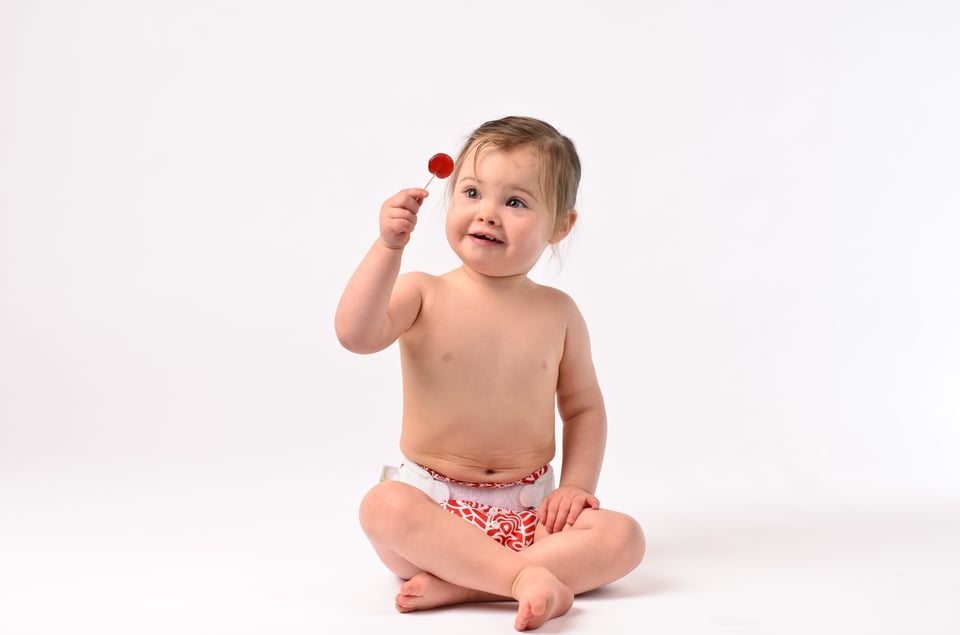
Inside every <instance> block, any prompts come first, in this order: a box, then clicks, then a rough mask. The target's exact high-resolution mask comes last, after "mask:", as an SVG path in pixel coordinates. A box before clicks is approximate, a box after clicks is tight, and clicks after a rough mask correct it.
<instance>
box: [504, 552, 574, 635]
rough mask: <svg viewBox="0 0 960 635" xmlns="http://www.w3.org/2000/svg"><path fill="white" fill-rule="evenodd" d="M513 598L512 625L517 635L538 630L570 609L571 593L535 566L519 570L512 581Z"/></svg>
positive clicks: (553, 576)
mask: <svg viewBox="0 0 960 635" xmlns="http://www.w3.org/2000/svg"><path fill="white" fill-rule="evenodd" d="M513 596H514V597H515V598H517V601H518V602H519V603H520V608H519V609H518V610H517V619H516V621H515V622H514V623H513V626H514V628H516V629H517V630H518V631H525V630H529V629H534V628H539V627H540V626H542V625H543V623H544V622H546V621H547V620H549V619H552V618H554V617H559V616H561V615H563V614H564V613H566V612H567V611H569V610H570V607H571V606H573V591H571V590H570V589H569V588H567V586H566V585H565V584H564V583H563V582H561V581H560V580H558V579H557V577H556V576H555V575H553V574H552V573H550V571H549V570H547V569H545V568H544V567H540V566H537V565H530V566H528V567H525V568H523V569H522V570H521V571H520V574H519V575H517V579H516V580H514V581H513Z"/></svg>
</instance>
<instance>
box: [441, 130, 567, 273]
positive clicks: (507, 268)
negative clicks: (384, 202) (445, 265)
mask: <svg viewBox="0 0 960 635" xmlns="http://www.w3.org/2000/svg"><path fill="white" fill-rule="evenodd" d="M540 170H541V162H540V157H539V156H538V155H537V153H536V152H535V151H534V150H533V149H532V148H530V147H520V148H516V149H513V150H510V151H503V150H501V149H499V148H497V147H494V146H486V147H484V148H483V149H482V150H480V152H479V154H476V153H475V152H474V151H472V150H471V151H470V152H468V153H467V155H466V156H465V157H464V161H463V165H462V167H461V169H460V173H459V175H458V177H457V182H456V183H455V184H454V186H453V195H452V196H451V199H450V207H449V210H448V212H447V221H446V232H447V241H448V242H449V243H450V246H451V247H452V248H453V250H454V252H456V254H457V255H458V256H459V257H460V259H461V260H462V261H463V263H464V264H465V265H466V266H468V267H470V268H471V269H474V270H475V271H477V272H479V273H482V274H484V275H489V276H496V277H505V276H513V275H518V274H526V273H527V272H529V271H530V269H532V268H533V266H534V265H535V264H536V263H537V260H539V258H540V255H541V254H542V253H543V250H544V248H545V247H546V246H547V244H548V243H549V241H550V238H551V235H552V234H553V226H554V222H553V214H552V212H551V210H550V209H549V208H548V206H547V203H546V200H545V198H544V196H543V192H542V191H541V187H540Z"/></svg>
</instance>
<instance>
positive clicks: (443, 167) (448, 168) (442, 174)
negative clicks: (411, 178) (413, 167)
mask: <svg viewBox="0 0 960 635" xmlns="http://www.w3.org/2000/svg"><path fill="white" fill-rule="evenodd" d="M427 169H428V170H430V174H432V175H433V176H431V177H430V180H429V181H427V185H430V184H431V183H433V178H434V177H439V178H441V179H445V178H447V177H448V176H450V175H451V174H453V159H452V158H450V155H449V154H444V153H443V152H438V153H437V154H435V155H433V156H432V157H430V160H429V161H428V162H427ZM427 185H424V186H423V189H427Z"/></svg>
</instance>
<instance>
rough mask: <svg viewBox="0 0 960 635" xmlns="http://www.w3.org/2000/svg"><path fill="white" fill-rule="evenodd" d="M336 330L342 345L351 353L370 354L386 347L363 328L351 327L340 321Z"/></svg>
mask: <svg viewBox="0 0 960 635" xmlns="http://www.w3.org/2000/svg"><path fill="white" fill-rule="evenodd" d="M336 331H337V340H338V341H339V342H340V346H342V347H344V348H345V349H347V350H348V351H350V352H351V353H357V354H359V355H368V354H370V353H376V352H378V351H381V350H383V348H384V347H383V346H381V345H380V344H379V343H378V342H375V341H373V340H372V339H371V338H370V335H369V334H368V333H365V332H364V331H363V330H362V329H357V328H351V327H350V326H349V325H344V324H341V323H340V322H337V325H336Z"/></svg>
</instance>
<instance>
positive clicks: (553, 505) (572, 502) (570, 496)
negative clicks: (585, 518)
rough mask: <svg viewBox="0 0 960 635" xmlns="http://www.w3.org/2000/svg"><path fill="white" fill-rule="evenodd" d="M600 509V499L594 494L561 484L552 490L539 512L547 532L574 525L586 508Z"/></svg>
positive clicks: (554, 531)
mask: <svg viewBox="0 0 960 635" xmlns="http://www.w3.org/2000/svg"><path fill="white" fill-rule="evenodd" d="M588 507H589V508H590V509H600V501H599V500H598V499H597V497H596V496H594V495H593V494H589V493H587V492H586V491H584V490H582V489H580V488H579V487H572V486H569V485H567V486H562V485H561V486H560V487H558V488H557V489H555V490H553V491H552V492H550V494H549V495H548V496H547V498H546V499H544V501H543V503H541V504H540V508H539V509H537V513H538V514H539V515H540V522H541V523H543V526H544V528H545V529H546V530H547V533H551V534H552V533H556V532H558V531H562V530H563V528H564V527H565V526H567V525H572V524H573V523H575V522H576V520H577V518H578V517H579V516H580V512H582V511H583V510H584V509H586V508H588Z"/></svg>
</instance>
